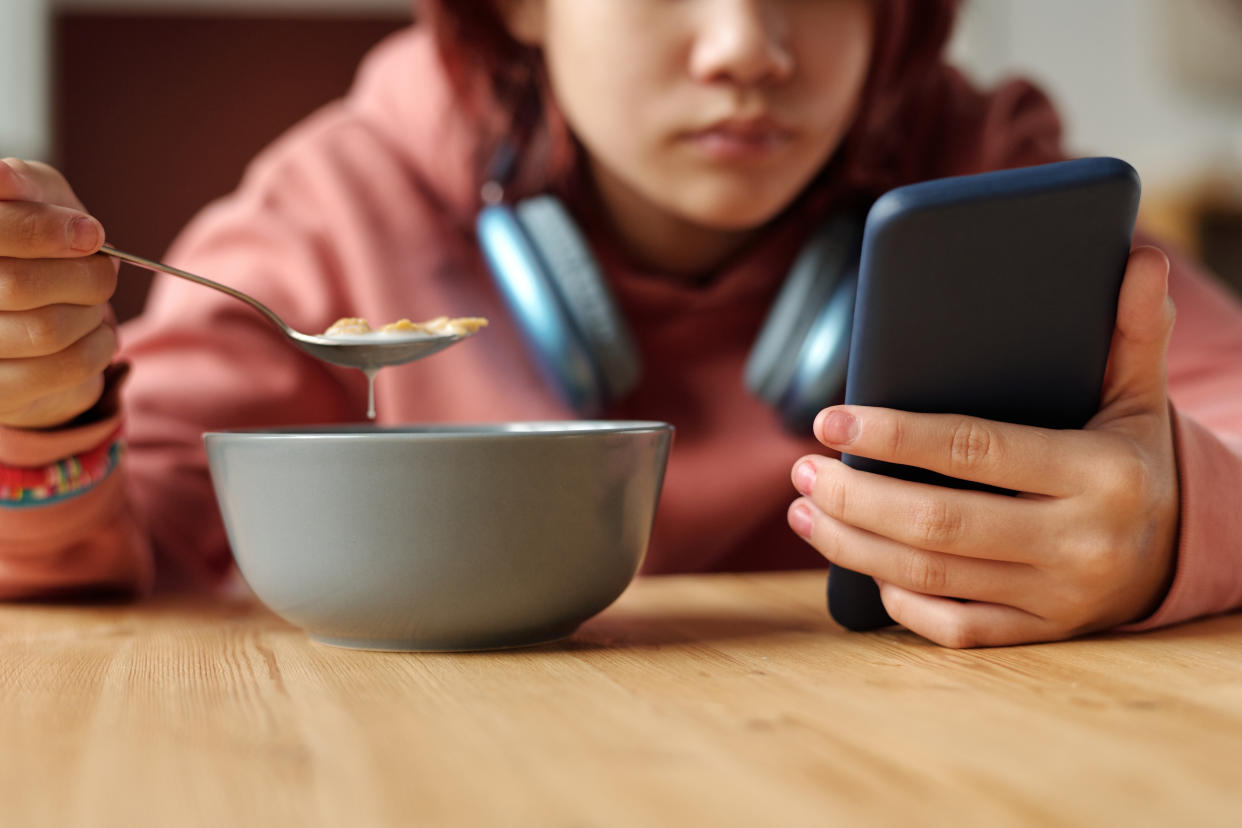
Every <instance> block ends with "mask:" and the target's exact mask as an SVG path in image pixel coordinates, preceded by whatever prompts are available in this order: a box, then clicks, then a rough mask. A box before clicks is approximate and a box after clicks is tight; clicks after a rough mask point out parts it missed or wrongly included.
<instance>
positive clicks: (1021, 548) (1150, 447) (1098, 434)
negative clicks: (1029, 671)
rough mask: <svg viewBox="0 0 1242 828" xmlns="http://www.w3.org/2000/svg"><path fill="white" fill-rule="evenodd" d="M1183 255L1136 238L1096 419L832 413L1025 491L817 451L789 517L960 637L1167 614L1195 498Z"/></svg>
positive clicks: (842, 439) (879, 440) (1016, 636)
mask: <svg viewBox="0 0 1242 828" xmlns="http://www.w3.org/2000/svg"><path fill="white" fill-rule="evenodd" d="M1168 273H1169V262H1168V259H1167V258H1166V257H1165V256H1164V254H1163V253H1161V252H1160V251H1159V250H1156V249H1155V248H1151V247H1143V248H1138V249H1136V250H1135V251H1134V252H1133V253H1131V255H1130V260H1129V263H1128V265H1127V268H1126V274H1125V278H1124V280H1123V282H1122V286H1121V295H1120V297H1119V301H1118V307H1117V323H1116V327H1115V330H1114V333H1113V340H1112V345H1111V349H1110V351H1109V362H1108V368H1107V371H1106V374H1105V379H1104V387H1103V391H1102V396H1101V407H1100V410H1099V413H1097V414H1096V416H1095V417H1093V418H1092V420H1091V421H1090V422H1089V423H1088V424H1087V425H1086V426H1085V427H1084V429H1083V430H1081V431H1076V430H1066V431H1056V430H1049V429H1041V428H1033V427H1029V426H1019V425H1013V424H1009V423H1000V422H993V421H989V420H980V419H976V418H972V417H964V416H957V415H948V414H911V413H908V412H902V411H894V410H891V409H884V408H867V407H862V406H837V407H834V408H829V409H825V410H824V411H822V412H820V415H819V417H818V418H817V419H816V422H815V434H816V436H817V437H818V438H819V440H820V441H821V442H823V443H824V444H825V445H826V446H829V447H830V448H834V449H838V450H840V451H842V452H848V453H850V454H855V455H859V456H863V457H871V458H874V459H877V460H886V461H889V462H893V463H902V464H906V465H911V466H918V467H920V468H925V469H930V470H932V471H936V472H940V473H942V474H946V475H949V476H951V477H956V478H960V479H963V480H973V481H977V482H980V483H985V484H990V485H993V486H998V487H1001V488H1005V489H1010V490H1013V491H1017V492H1019V494H1018V495H1017V496H1016V497H1009V496H1006V495H1001V494H991V493H985V492H976V491H963V490H957V489H949V488H945V487H940V486H931V485H925V484H919V483H910V482H907V481H902V480H897V479H894V478H890V477H886V476H883V475H878V474H871V473H868V472H862V471H857V470H855V469H851V468H849V467H848V466H846V465H845V464H843V463H842V462H841V461H840V460H836V459H832V458H828V457H821V456H808V457H804V458H802V459H800V460H799V461H798V462H797V463H796V464H795V465H794V468H793V480H794V486H795V487H796V488H797V489H798V491H800V492H801V493H802V494H803V495H804V496H803V497H801V498H799V499H797V500H796V501H794V502H793V504H792V505H791V506H790V508H789V524H790V526H792V527H793V528H794V530H795V531H797V532H798V534H800V535H802V536H803V537H804V538H806V539H807V540H808V541H809V542H810V543H811V545H812V546H814V547H815V548H816V549H818V550H819V552H820V553H821V554H823V555H824V557H826V558H827V559H828V560H829V561H831V562H832V563H834V564H839V565H841V566H844V567H847V568H849V569H853V570H855V571H857V572H862V573H865V574H867V575H871V576H873V577H875V579H876V580H877V582H878V583H879V585H880V595H881V598H882V600H883V602H884V606H885V608H886V609H887V610H888V613H889V615H890V616H892V618H893V620H895V621H897V622H898V623H900V624H902V625H904V626H905V627H907V628H909V629H911V630H913V631H914V632H917V633H919V634H920V635H923V636H925V637H927V638H929V639H931V640H932V641H935V642H937V643H939V644H943V645H945V646H949V647H977V646H993V645H1003V644H1020V643H1026V642H1034V641H1053V640H1058V639H1064V638H1070V637H1072V636H1075V635H1080V634H1083V633H1088V632H1092V631H1096V630H1103V629H1107V628H1110V627H1114V626H1117V625H1119V624H1124V623H1127V622H1131V621H1136V620H1139V619H1141V618H1143V617H1144V616H1146V615H1148V614H1150V613H1151V612H1152V611H1153V610H1154V609H1155V608H1156V607H1157V606H1158V605H1159V603H1160V601H1161V600H1162V599H1163V597H1164V594H1165V592H1166V591H1167V589H1168V586H1169V582H1170V580H1171V577H1172V572H1173V567H1174V557H1175V555H1174V552H1175V545H1176V542H1177V529H1178V514H1179V496H1178V483H1177V468H1176V461H1175V458H1174V450H1173V430H1172V424H1171V420H1170V414H1169V402H1168V393H1167V389H1166V382H1165V350H1166V348H1167V345H1168V340H1169V333H1170V331H1171V330H1172V327H1173V305H1172V302H1171V301H1170V300H1169V298H1168V289H1167V288H1168ZM953 598H958V599H965V600H964V601H957V600H952V599H953Z"/></svg>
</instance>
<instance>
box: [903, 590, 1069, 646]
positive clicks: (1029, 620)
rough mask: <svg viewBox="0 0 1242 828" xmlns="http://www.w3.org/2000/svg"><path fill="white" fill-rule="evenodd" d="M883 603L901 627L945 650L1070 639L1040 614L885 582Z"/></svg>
mask: <svg viewBox="0 0 1242 828" xmlns="http://www.w3.org/2000/svg"><path fill="white" fill-rule="evenodd" d="M880 600H881V601H882V602H883V603H884V609H885V610H887V611H888V614H889V615H890V616H891V617H892V619H893V620H894V621H896V622H897V623H898V624H901V625H902V626H903V627H905V628H906V629H908V630H912V631H913V632H916V633H918V634H919V635H921V636H923V637H924V638H927V639H929V640H931V641H934V642H935V643H937V644H940V645H941V646H944V647H954V648H958V649H963V648H968V647H1001V646H1005V645H1009V644H1025V643H1029V642H1035V641H1055V640H1059V639H1062V638H1066V637H1068V633H1066V632H1063V631H1060V630H1058V629H1057V628H1056V627H1055V626H1054V625H1053V624H1051V623H1049V622H1048V621H1045V620H1044V619H1042V618H1040V617H1039V616H1037V615H1033V614H1031V613H1029V612H1026V611H1024V610H1020V609H1016V608H1015V607H1011V606H1003V605H1001V604H990V603H980V602H968V603H962V602H960V601H954V600H952V599H949V598H940V597H937V596H934V595H923V594H920V593H918V592H914V591H911V590H908V589H905V588H903V587H901V586H898V585H897V584H893V583H887V582H884V581H881V582H880Z"/></svg>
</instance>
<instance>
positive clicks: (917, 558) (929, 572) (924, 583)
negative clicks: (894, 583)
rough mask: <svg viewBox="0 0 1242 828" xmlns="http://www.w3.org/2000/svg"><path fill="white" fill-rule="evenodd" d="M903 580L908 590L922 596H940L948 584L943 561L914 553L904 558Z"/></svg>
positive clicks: (939, 558) (940, 558) (921, 553)
mask: <svg viewBox="0 0 1242 828" xmlns="http://www.w3.org/2000/svg"><path fill="white" fill-rule="evenodd" d="M905 578H906V583H907V584H908V585H909V589H912V590H914V591H915V592H921V593H923V594H924V595H941V594H943V593H944V589H945V586H946V585H947V584H948V572H947V571H946V567H945V562H944V559H943V558H942V557H940V556H939V555H929V554H927V553H926V552H918V551H915V552H912V553H911V554H910V555H909V557H907V558H906V565H905Z"/></svg>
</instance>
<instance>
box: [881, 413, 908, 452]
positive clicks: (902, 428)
mask: <svg viewBox="0 0 1242 828" xmlns="http://www.w3.org/2000/svg"><path fill="white" fill-rule="evenodd" d="M886 420H887V422H886V423H885V425H886V428H885V429H884V431H885V436H886V442H887V444H888V452H889V456H890V457H900V456H901V455H902V453H903V452H904V451H905V448H906V445H907V443H908V442H909V434H908V433H907V430H906V423H905V420H904V418H902V417H900V416H889V417H887V418H886Z"/></svg>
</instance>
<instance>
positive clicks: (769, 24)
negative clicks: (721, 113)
mask: <svg viewBox="0 0 1242 828" xmlns="http://www.w3.org/2000/svg"><path fill="white" fill-rule="evenodd" d="M782 2H786V0H708V2H705V3H703V4H702V6H701V13H702V17H701V18H700V21H699V24H698V28H697V31H696V35H695V39H694V44H693V46H692V48H691V53H690V72H691V74H692V75H693V76H694V78H695V79H696V80H699V81H702V82H714V81H716V82H718V81H728V82H732V83H736V84H739V85H744V86H749V85H754V84H760V83H764V82H771V81H781V80H785V79H787V78H788V77H789V76H790V75H792V74H793V70H794V59H793V54H792V53H791V52H790V50H789V45H788V39H789V25H788V20H787V16H786V14H785V12H784V11H783V10H782V9H781V7H780V6H781V3H782Z"/></svg>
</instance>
